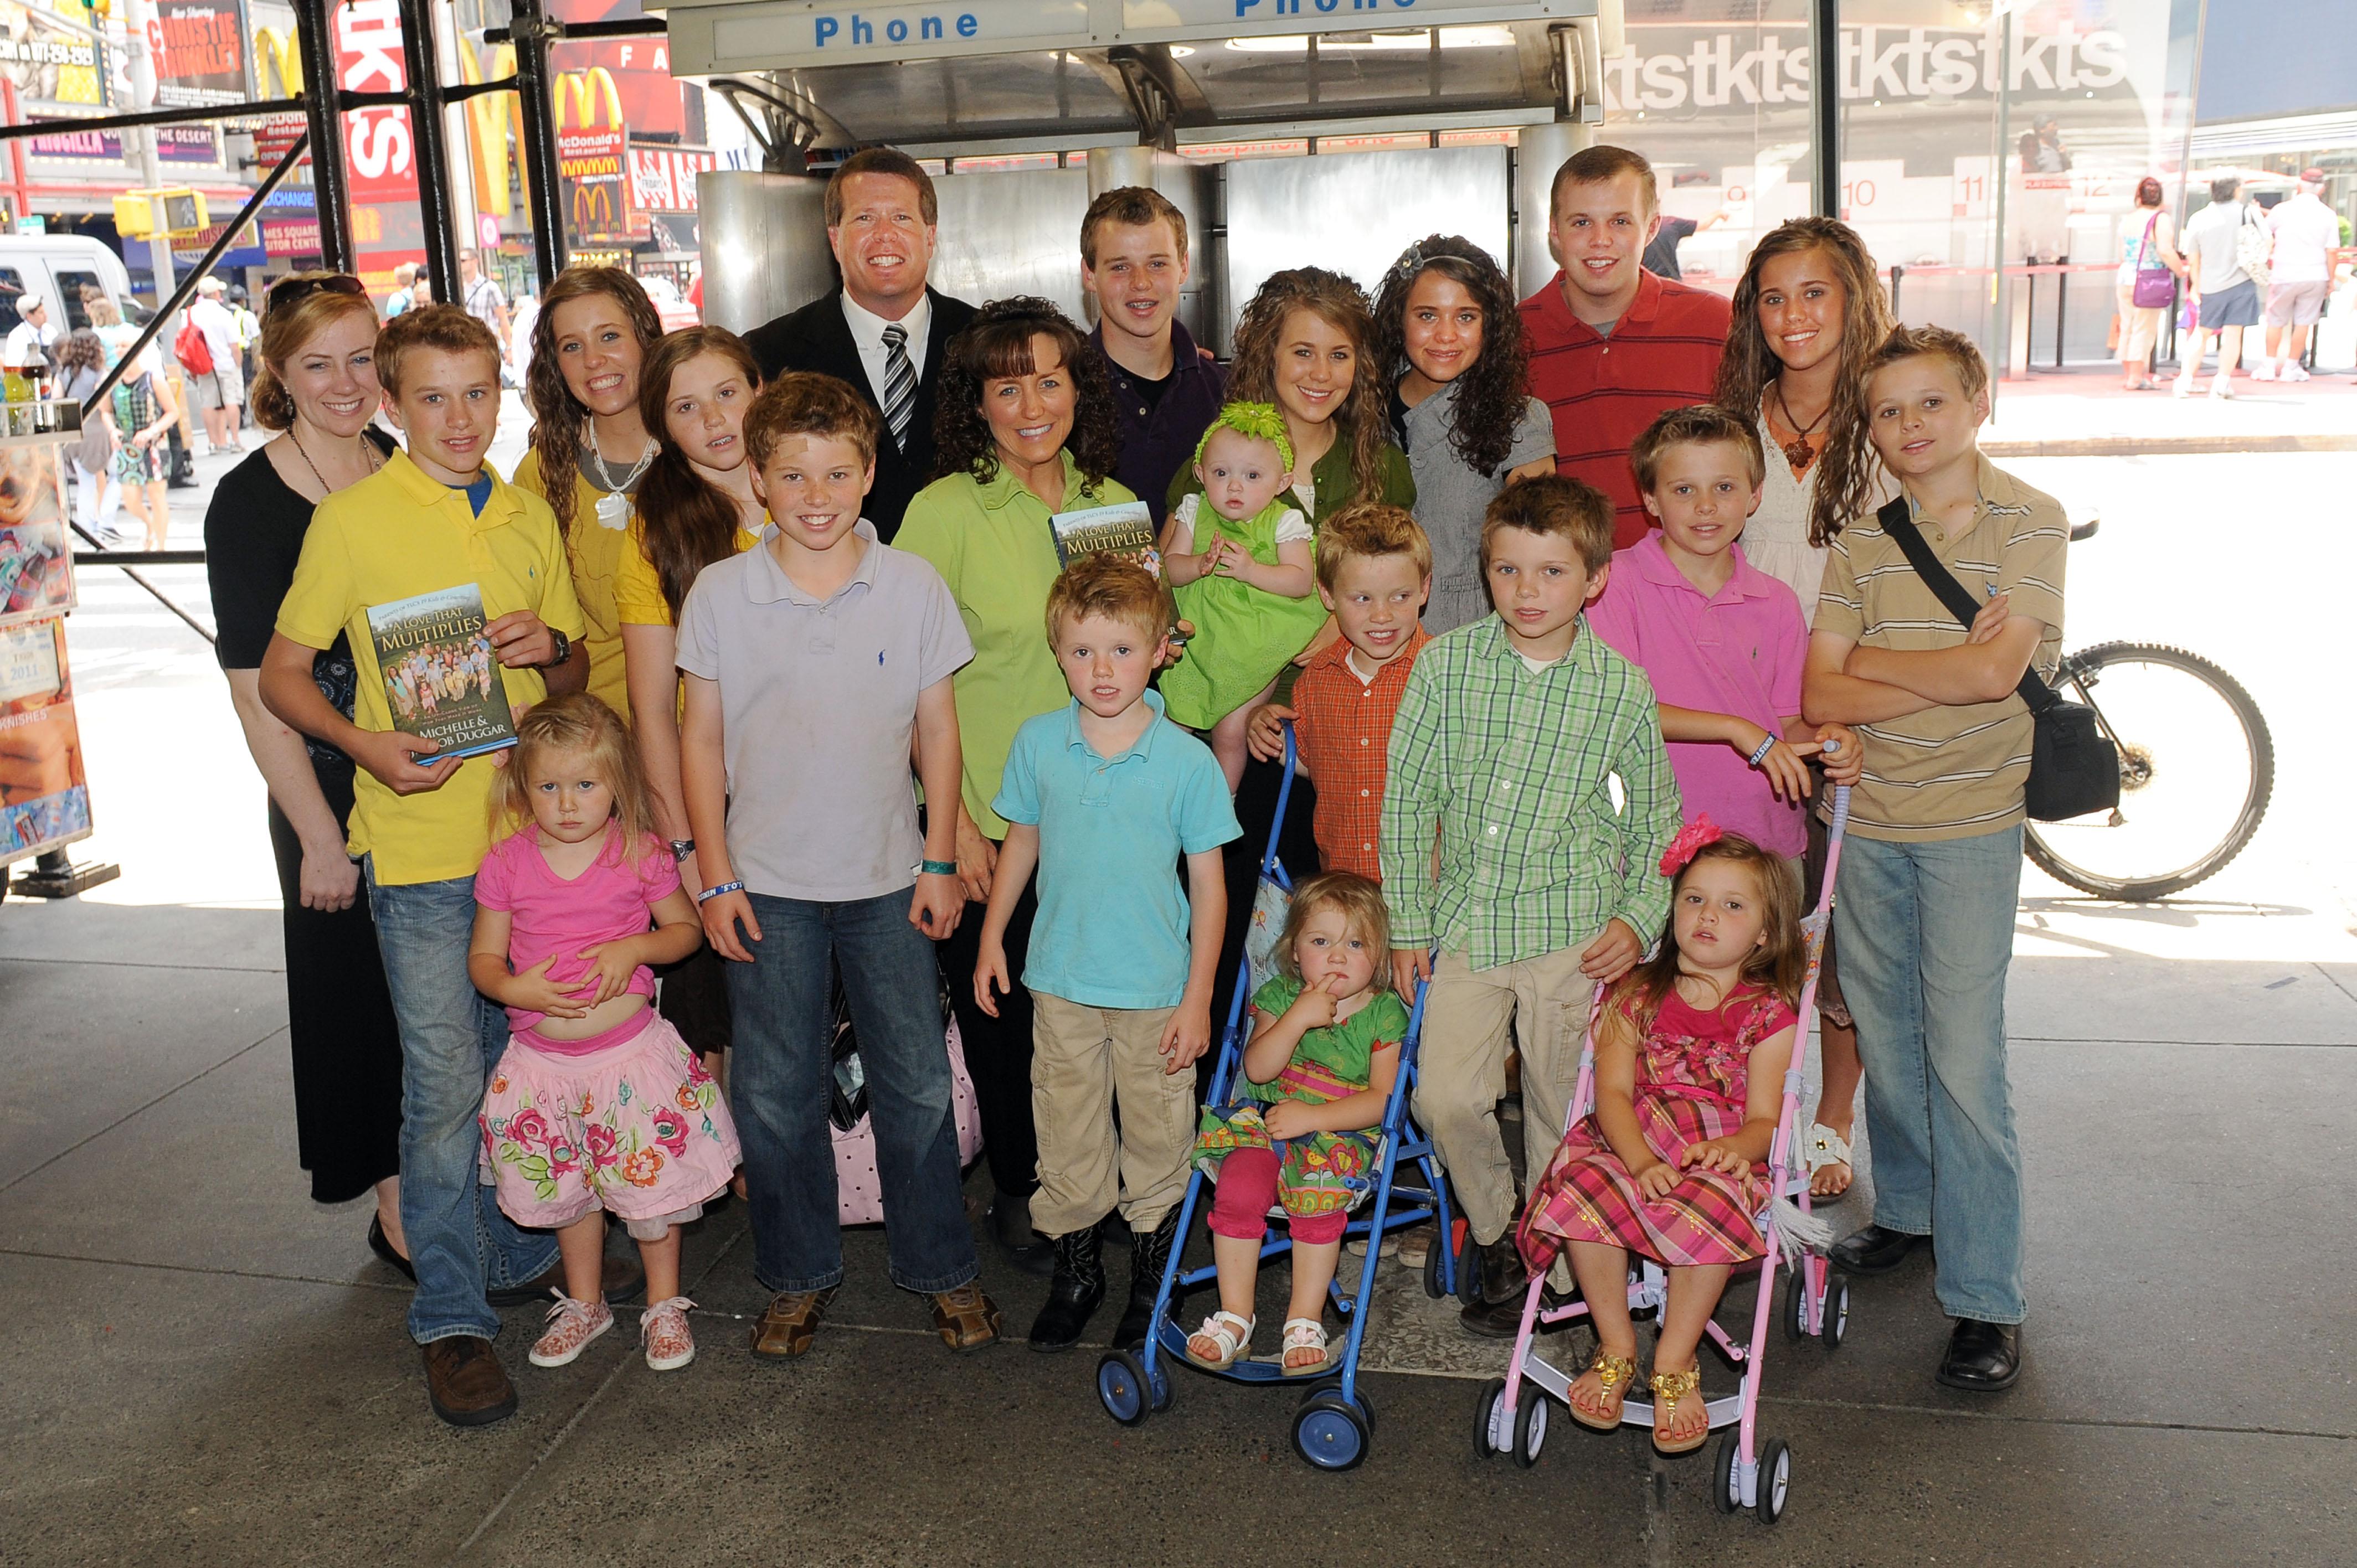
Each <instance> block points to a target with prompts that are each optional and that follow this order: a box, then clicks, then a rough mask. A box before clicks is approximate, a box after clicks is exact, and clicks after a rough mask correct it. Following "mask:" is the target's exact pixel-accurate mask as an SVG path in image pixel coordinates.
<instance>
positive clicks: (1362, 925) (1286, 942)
mask: <svg viewBox="0 0 2357 1568" xmlns="http://www.w3.org/2000/svg"><path fill="white" fill-rule="evenodd" d="M1327 909H1339V910H1340V911H1341V912H1342V929H1343V930H1344V932H1345V933H1347V934H1349V935H1351V936H1355V937H1357V938H1358V939H1359V940H1361V941H1363V942H1365V943H1366V944H1367V946H1368V948H1369V949H1370V950H1372V953H1373V956H1374V961H1375V978H1374V983H1373V984H1372V986H1371V987H1370V989H1371V990H1374V991H1389V990H1390V989H1391V988H1392V962H1391V958H1392V912H1391V910H1390V909H1389V908H1387V907H1385V905H1384V903H1383V889H1382V888H1380V887H1378V886H1375V885H1374V884H1373V883H1372V882H1371V881H1369V880H1368V879H1367V878H1365V877H1363V876H1361V875H1359V874H1358V873H1357V872H1355V871H1329V872H1324V873H1321V874H1320V875H1316V876H1313V877H1311V878H1310V879H1309V880H1308V881H1307V882H1304V883H1303V884H1302V885H1301V886H1298V887H1297V888H1295V889H1294V890H1293V907H1292V908H1289V909H1287V910H1286V913H1285V930H1284V932H1283V933H1282V934H1281V935H1280V936H1279V937H1278V938H1277V940H1276V968H1277V972H1279V973H1280V974H1282V975H1284V976H1285V978H1286V979H1287V980H1299V979H1300V978H1301V961H1300V960H1299V959H1297V958H1295V957H1294V956H1293V947H1294V944H1295V943H1296V942H1298V941H1299V940H1301V930H1302V928H1303V927H1305V926H1307V925H1308V924H1309V918H1310V917H1311V916H1312V915H1316V914H1318V913H1319V912H1321V911H1323V910H1327Z"/></svg>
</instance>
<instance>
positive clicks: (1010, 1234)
mask: <svg viewBox="0 0 2357 1568" xmlns="http://www.w3.org/2000/svg"><path fill="white" fill-rule="evenodd" d="M990 1239H991V1240H994V1241H996V1243H998V1251H999V1252H1000V1253H1001V1254H1002V1255H1003V1256H1005V1258H1006V1261H1007V1262H1010V1263H1013V1264H1014V1265H1015V1266H1016V1267H1017V1268H1018V1269H1021V1270H1022V1271H1023V1272H1024V1273H1027V1274H1044V1273H1048V1272H1049V1270H1051V1269H1053V1268H1054V1267H1055V1266H1056V1254H1055V1249H1053V1248H1052V1247H1050V1246H1049V1245H1048V1239H1047V1238H1046V1237H1044V1236H1042V1235H1040V1234H1039V1232H1038V1231H1036V1230H1032V1229H1031V1200H1030V1199H1029V1198H1028V1197H1017V1196H1015V1195H1014V1194H1013V1193H1010V1192H1001V1193H996V1194H994V1195H993V1196H992V1197H991V1200H990Z"/></svg>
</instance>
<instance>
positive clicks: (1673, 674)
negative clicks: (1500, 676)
mask: <svg viewBox="0 0 2357 1568" xmlns="http://www.w3.org/2000/svg"><path fill="white" fill-rule="evenodd" d="M1731 553H1732V554H1733V555H1734V557H1735V575H1733V576H1731V577H1729V578H1728V579H1727V585H1726V586H1725V587H1723V588H1721V589H1720V590H1719V591H1718V592H1717V594H1716V595H1715V596H1712V597H1710V598H1707V599H1706V598H1705V597H1703V595H1702V590H1701V589H1699V588H1697V587H1695V585H1693V584H1692V583H1689V582H1687V581H1686V579H1685V575H1684V573H1682V572H1680V571H1679V570H1678V569H1677V567H1676V566H1675V565H1674V564H1671V561H1670V558H1669V556H1668V555H1666V554H1664V553H1663V550H1662V536H1661V535H1660V534H1659V533H1652V534H1648V535H1646V536H1645V537H1644V538H1643V539H1641V540H1639V541H1638V542H1636V543H1634V544H1631V546H1629V548H1627V549H1626V550H1620V551H1616V552H1614V553H1613V556H1612V579H1611V581H1610V582H1609V584H1608V585H1606V586H1605V589H1604V596H1603V597H1601V598H1599V599H1598V600H1597V601H1596V603H1595V604H1593V605H1590V606H1589V607H1588V609H1587V624H1588V627H1589V628H1590V629H1592V630H1593V631H1594V632H1595V633H1596V635H1597V636H1598V637H1600V638H1602V639H1604V640H1605V642H1606V644H1607V645H1609V647H1610V648H1611V649H1612V650H1614V651H1615V652H1617V653H1619V654H1620V656H1621V657H1622V658H1624V659H1627V660H1629V661H1630V662H1631V663H1632V664H1634V665H1636V666H1637V667H1638V668H1640V669H1641V670H1643V671H1645V678H1646V679H1647V680H1648V681H1651V682H1652V683H1653V694H1654V696H1655V697H1657V698H1659V699H1660V700H1661V701H1663V702H1664V703H1669V704H1670V705H1671V706H1673V707H1679V708H1700V709H1702V710H1703V711H1705V712H1706V713H1714V714H1735V715H1736V716H1738V718H1746V719H1749V720H1750V721H1751V722H1752V723H1753V724H1756V725H1759V726H1760V728H1761V729H1764V730H1766V731H1768V732H1769V733H1770V735H1775V736H1781V735H1782V734H1783V733H1784V720H1785V719H1786V718H1787V717H1789V716H1791V715H1792V714H1797V713H1799V712H1800V711H1801V665H1802V660H1803V657H1804V656H1805V655H1806V653H1807V650H1808V642H1809V623H1808V622H1807V620H1805V619H1804V618H1803V617H1802V615H1801V602H1800V600H1798V599H1796V598H1794V597H1793V596H1792V589H1790V588H1788V587H1786V586H1785V585H1783V584H1781V583H1780V582H1778V581H1777V580H1776V579H1775V578H1773V577H1770V575H1768V574H1767V573H1765V572H1762V571H1760V569H1759V568H1758V567H1756V566H1754V565H1752V564H1751V563H1750V562H1749V561H1747V560H1745V559H1744V558H1743V546H1741V545H1740V544H1738V545H1735V546H1733V547H1732V548H1731ZM1670 770H1671V771H1672V772H1673V773H1674V774H1676V775H1677V780H1678V797H1679V800H1681V801H1682V802H1683V804H1684V811H1685V819H1686V821H1688V822H1692V821H1694V820H1695V818H1696V817H1698V816H1700V815H1701V814H1702V813H1703V812H1705V811H1708V812H1709V813H1710V820H1711V821H1712V822H1716V823H1717V824H1718V825H1719V826H1720V827H1722V828H1725V829H1726V830H1727V832H1737V833H1741V834H1742V835H1743V836H1744V837H1746V838H1748V839H1749V840H1751V841H1752V842H1753V843H1757V844H1759V845H1760V847H1761V848H1763V849H1766V850H1769V851H1770V852H1771V853H1773V854H1781V855H1794V854H1800V853H1801V851H1802V850H1803V848H1805V847H1806V846H1807V843H1808V837H1809V833H1808V823H1807V822H1806V821H1805V820H1804V819H1803V816H1802V810H1803V808H1801V807H1799V806H1795V805H1790V804H1787V803H1786V802H1784V801H1782V800H1778V799H1777V798H1776V796H1775V794H1774V792H1773V791H1771V790H1770V789H1769V788H1768V780H1767V779H1766V778H1765V777H1764V776H1762V775H1760V774H1759V773H1755V772H1753V771H1752V770H1751V768H1750V767H1749V765H1748V764H1747V763H1746V762H1745V761H1744V759H1743V758H1742V757H1738V756H1737V755H1736V752H1735V748H1734V747H1733V746H1726V745H1722V744H1721V743H1719V742H1717V741H1711V742H1707V743H1705V742H1700V741H1677V740H1674V741H1672V742H1670Z"/></svg>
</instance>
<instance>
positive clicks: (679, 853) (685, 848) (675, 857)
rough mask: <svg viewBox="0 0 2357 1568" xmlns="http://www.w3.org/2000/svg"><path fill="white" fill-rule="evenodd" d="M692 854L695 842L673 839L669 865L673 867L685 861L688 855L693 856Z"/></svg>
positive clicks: (692, 840)
mask: <svg viewBox="0 0 2357 1568" xmlns="http://www.w3.org/2000/svg"><path fill="white" fill-rule="evenodd" d="M694 853H695V841H694V839H673V840H672V841H671V863H672V864H673V865H678V864H679V863H680V862H681V861H683V860H685V859H686V858H687V857H688V856H689V855H691V854H694Z"/></svg>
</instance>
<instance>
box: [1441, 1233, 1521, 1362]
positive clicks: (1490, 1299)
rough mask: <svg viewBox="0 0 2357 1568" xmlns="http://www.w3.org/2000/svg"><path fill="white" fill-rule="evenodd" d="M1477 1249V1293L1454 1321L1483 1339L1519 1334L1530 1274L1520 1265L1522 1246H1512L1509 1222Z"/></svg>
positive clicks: (1512, 1234) (1512, 1235) (1512, 1236)
mask: <svg viewBox="0 0 2357 1568" xmlns="http://www.w3.org/2000/svg"><path fill="white" fill-rule="evenodd" d="M1480 1249H1481V1250H1480V1259H1481V1262H1480V1271H1481V1274H1480V1277H1481V1296H1480V1300H1478V1301H1476V1302H1474V1303H1472V1304H1471V1305H1469V1306H1467V1307H1466V1308H1465V1310H1464V1311H1462V1312H1460V1313H1458V1315H1457V1316H1458V1322H1460V1323H1462V1324H1463V1325H1464V1326H1465V1327H1466V1329H1467V1330H1468V1331H1469V1332H1470V1333H1474V1334H1479V1335H1480V1336H1482V1337H1484V1338H1496V1337H1501V1336H1511V1335H1513V1334H1516V1333H1519V1332H1520V1331H1521V1328H1522V1321H1523V1297H1524V1296H1525V1295H1527V1294H1529V1291H1530V1287H1531V1275H1530V1271H1529V1270H1528V1269H1526V1268H1524V1267H1523V1252H1522V1249H1521V1248H1519V1247H1517V1246H1515V1245H1514V1229H1513V1227H1512V1226H1511V1225H1509V1226H1508V1227H1507V1228H1506V1233H1505V1234H1504V1235H1502V1236H1501V1237H1499V1238H1498V1239H1497V1240H1494V1241H1485V1242H1482V1243H1481V1244H1480ZM1501 1325H1502V1328H1501Z"/></svg>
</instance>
